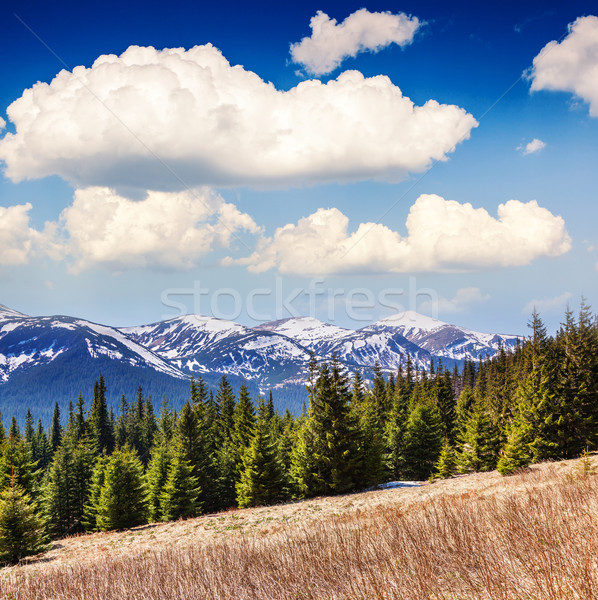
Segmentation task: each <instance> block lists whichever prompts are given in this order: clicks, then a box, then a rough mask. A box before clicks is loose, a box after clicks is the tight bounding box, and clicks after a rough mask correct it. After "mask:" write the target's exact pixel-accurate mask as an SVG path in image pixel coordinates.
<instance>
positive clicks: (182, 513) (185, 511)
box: [160, 444, 202, 521]
mask: <svg viewBox="0 0 598 600" xmlns="http://www.w3.org/2000/svg"><path fill="white" fill-rule="evenodd" d="M201 492H202V490H201V488H200V487H199V485H198V482H197V477H194V476H193V468H192V466H191V463H190V462H189V461H188V460H187V459H186V458H185V451H184V449H183V447H182V446H181V445H180V444H177V445H176V447H175V449H174V454H173V457H172V460H171V462H170V465H169V467H168V473H167V476H166V481H165V482H164V487H163V489H162V492H161V494H160V508H161V516H162V519H163V520H164V521H170V520H173V519H181V518H183V519H185V518H187V517H194V516H196V515H197V514H199V512H200V511H201V502H200V500H199V498H200V496H201Z"/></svg>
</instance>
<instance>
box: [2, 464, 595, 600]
mask: <svg viewBox="0 0 598 600" xmlns="http://www.w3.org/2000/svg"><path fill="white" fill-rule="evenodd" d="M592 460H593V469H596V468H597V467H598V459H597V458H596V457H595V456H594V457H593V459H592ZM0 590H2V593H1V597H2V598H12V599H15V600H21V599H23V600H25V599H27V600H41V599H48V598H60V599H61V600H67V599H68V600H70V599H75V598H78V599H79V598H80V599H83V598H85V599H86V600H116V599H119V600H120V599H123V598H127V599H128V600H137V599H139V600H141V599H149V598H151V599H164V600H166V599H168V600H183V599H185V600H187V599H189V600H190V599H192V598H193V599H196V598H201V599H203V598H206V599H214V600H216V599H218V600H225V599H256V600H258V599H260V600H264V599H269V600H270V599H271V600H283V599H284V600H291V599H293V600H297V599H310V600H316V599H319V600H322V599H331V600H332V599H340V598H347V599H356V600H357V599H363V598H367V599H370V598H374V599H391V598H392V599H395V598H396V599H405V600H410V599H413V600H415V599H418V600H419V599H423V598H426V599H430V598H434V599H446V600H448V599H460V600H465V599H470V598H471V599H489V600H495V599H496V600H532V599H533V600H563V599H567V600H569V599H579V600H591V599H593V598H598V476H594V475H592V474H591V473H589V472H588V468H587V464H586V468H585V469H584V468H583V464H581V463H580V461H579V460H577V461H563V462H560V463H544V464H540V465H535V466H533V467H531V468H530V469H529V470H527V471H526V472H524V473H521V474H518V475H515V476H512V477H509V478H502V477H501V476H500V475H498V474H497V473H496V472H493V473H483V474H475V475H469V476H462V477H459V478H456V479H452V480H446V481H441V482H438V483H434V484H424V485H422V486H421V487H419V488H403V489H391V490H377V491H372V492H365V493H361V494H353V495H346V496H339V497H334V498H318V499H314V500H308V501H304V502H297V503H290V504H285V505H280V506H276V507H264V508H256V509H246V510H234V511H229V512H226V513H222V514H218V515H209V516H203V517H200V518H197V519H192V520H188V521H179V522H175V523H165V524H156V525H149V526H145V527H139V528H136V529H132V530H128V531H123V532H109V533H102V534H93V535H84V536H78V537H72V538H68V539H63V540H59V541H58V542H56V543H55V544H54V548H53V549H52V550H51V551H50V552H48V553H46V554H44V555H41V556H39V557H37V558H35V557H34V558H33V559H30V560H29V561H28V562H27V563H25V564H22V565H20V566H18V567H13V568H10V569H4V570H3V571H0Z"/></svg>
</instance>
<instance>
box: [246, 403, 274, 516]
mask: <svg viewBox="0 0 598 600" xmlns="http://www.w3.org/2000/svg"><path fill="white" fill-rule="evenodd" d="M258 415H259V416H258V420H257V424H256V427H255V431H254V433H253V436H252V439H251V440H250V443H249V445H248V446H247V447H246V448H245V450H244V453H243V467H242V470H241V478H240V480H239V482H238V483H237V485H236V490H237V503H238V505H239V507H240V508H245V507H247V506H260V505H264V504H272V503H273V502H276V501H277V500H279V499H281V496H282V491H283V489H282V488H283V477H282V469H281V465H280V463H279V460H278V453H277V448H276V441H275V440H274V439H272V435H271V431H270V428H269V419H268V412H267V407H265V406H264V405H263V401H262V400H261V399H260V407H259V409H258Z"/></svg>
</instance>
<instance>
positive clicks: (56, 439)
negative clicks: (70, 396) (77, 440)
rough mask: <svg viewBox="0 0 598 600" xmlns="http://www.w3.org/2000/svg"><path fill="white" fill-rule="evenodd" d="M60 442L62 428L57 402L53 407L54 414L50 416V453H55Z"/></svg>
mask: <svg viewBox="0 0 598 600" xmlns="http://www.w3.org/2000/svg"><path fill="white" fill-rule="evenodd" d="M61 440H62V427H61V425H60V408H59V407H58V402H56V404H55V405H54V414H53V415H52V426H51V427H50V446H51V447H52V452H56V450H57V448H58V446H60V442H61Z"/></svg>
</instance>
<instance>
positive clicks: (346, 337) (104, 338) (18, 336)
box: [0, 305, 517, 418]
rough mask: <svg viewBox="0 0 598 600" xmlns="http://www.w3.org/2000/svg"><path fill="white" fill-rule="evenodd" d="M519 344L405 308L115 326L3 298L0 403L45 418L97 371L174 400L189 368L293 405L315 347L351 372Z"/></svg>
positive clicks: (115, 391)
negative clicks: (373, 317) (18, 306)
mask: <svg viewBox="0 0 598 600" xmlns="http://www.w3.org/2000/svg"><path fill="white" fill-rule="evenodd" d="M516 343H517V337H516V336H505V335H499V334H486V333H479V332H475V331H472V330H469V329H466V328H463V327H458V326H455V325H451V324H448V323H444V322H442V321H439V320H437V319H432V318H430V317H426V316H423V315H419V314H417V313H414V312H409V311H408V312H404V313H398V314H396V315H392V316H390V317H386V318H384V319H381V320H380V321H377V322H376V323H373V324H371V325H368V326H366V327H362V328H361V329H358V330H350V329H344V328H342V327H338V326H336V325H331V324H328V323H324V322H322V321H319V320H317V319H314V318H311V317H299V318H291V319H282V320H278V321H272V322H270V323H263V324H261V325H258V326H256V327H253V328H252V327H246V326H244V325H241V324H239V323H234V322H232V321H227V320H223V319H216V318H212V317H204V316H200V315H185V316H182V317H178V318H176V319H170V320H168V321H161V322H158V323H153V324H150V325H142V326H137V327H127V328H122V329H115V328H113V327H108V326H105V325H99V324H96V323H92V322H90V321H86V320H83V319H75V318H72V317H64V316H53V317H28V316H26V315H23V314H21V313H18V312H16V311H14V310H11V309H10V308H7V307H5V306H2V305H0V410H1V411H4V412H5V414H6V413H15V414H17V416H19V415H20V414H21V412H22V411H24V410H25V408H24V407H27V406H30V407H32V408H33V407H34V406H38V407H43V410H42V414H40V413H39V411H37V414H38V415H39V416H42V418H46V417H47V416H48V415H49V411H50V410H51V408H52V406H53V404H54V402H55V401H58V402H59V403H60V404H61V406H62V407H63V408H66V405H67V404H68V402H69V401H74V400H76V398H77V395H78V394H79V392H83V394H84V395H86V396H87V397H89V396H90V393H91V390H92V389H93V383H94V381H95V380H96V379H97V377H98V376H99V374H100V373H102V374H103V375H104V377H105V379H106V382H107V385H108V391H109V398H110V400H111V401H112V402H113V403H114V404H116V402H117V400H118V397H119V396H120V394H121V393H124V394H126V395H127V396H131V395H133V394H134V393H135V389H136V388H137V386H138V385H141V386H142V387H143V388H144V390H145V392H146V393H148V394H151V395H152V396H153V397H154V399H155V400H157V401H160V400H161V399H162V397H163V396H167V397H168V399H169V400H170V401H171V402H172V404H173V405H174V406H175V408H176V407H178V406H179V405H180V403H181V402H182V400H183V399H184V398H185V397H186V396H187V394H188V377H189V376H190V375H192V374H194V375H201V376H202V377H203V378H204V379H205V380H206V382H207V383H208V384H209V385H211V386H215V385H217V383H218V380H219V379H220V377H221V376H222V375H226V376H227V377H228V378H229V380H230V382H231V383H232V384H233V386H234V387H235V388H238V387H239V385H240V384H241V383H243V382H246V383H247V384H248V385H249V387H250V391H251V393H252V394H253V395H257V394H258V393H262V394H263V393H267V391H268V390H270V389H274V390H276V391H275V401H276V402H277V408H278V409H279V410H284V409H285V408H291V409H292V410H294V411H297V410H299V408H300V406H301V403H302V401H303V399H304V396H305V382H306V380H307V373H308V363H309V359H310V356H311V353H312V352H313V353H314V354H315V356H316V358H317V359H318V360H330V359H331V358H332V356H333V355H336V356H337V358H338V359H339V360H340V361H341V363H343V364H344V365H345V366H346V367H347V369H348V370H349V372H353V371H355V370H360V371H362V373H363V375H364V377H365V378H366V379H368V378H370V377H371V373H372V369H373V367H374V366H375V365H376V364H378V365H379V366H380V368H381V369H382V370H383V371H384V372H386V373H396V370H397V369H398V368H399V366H400V365H401V364H404V363H405V361H406V360H407V356H408V355H409V356H410V357H411V360H412V361H413V362H414V364H416V365H417V366H419V367H420V368H423V367H427V366H428V365H429V364H430V360H431V359H442V362H443V364H444V365H445V366H447V367H451V366H453V365H454V364H457V365H461V364H462V363H463V361H464V360H465V359H468V360H475V361H477V360H481V359H483V358H484V357H486V356H493V355H494V354H495V353H496V352H498V351H499V349H500V348H501V347H504V348H506V349H509V348H513V347H514V346H515V344H516ZM21 416H22V415H21Z"/></svg>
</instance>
